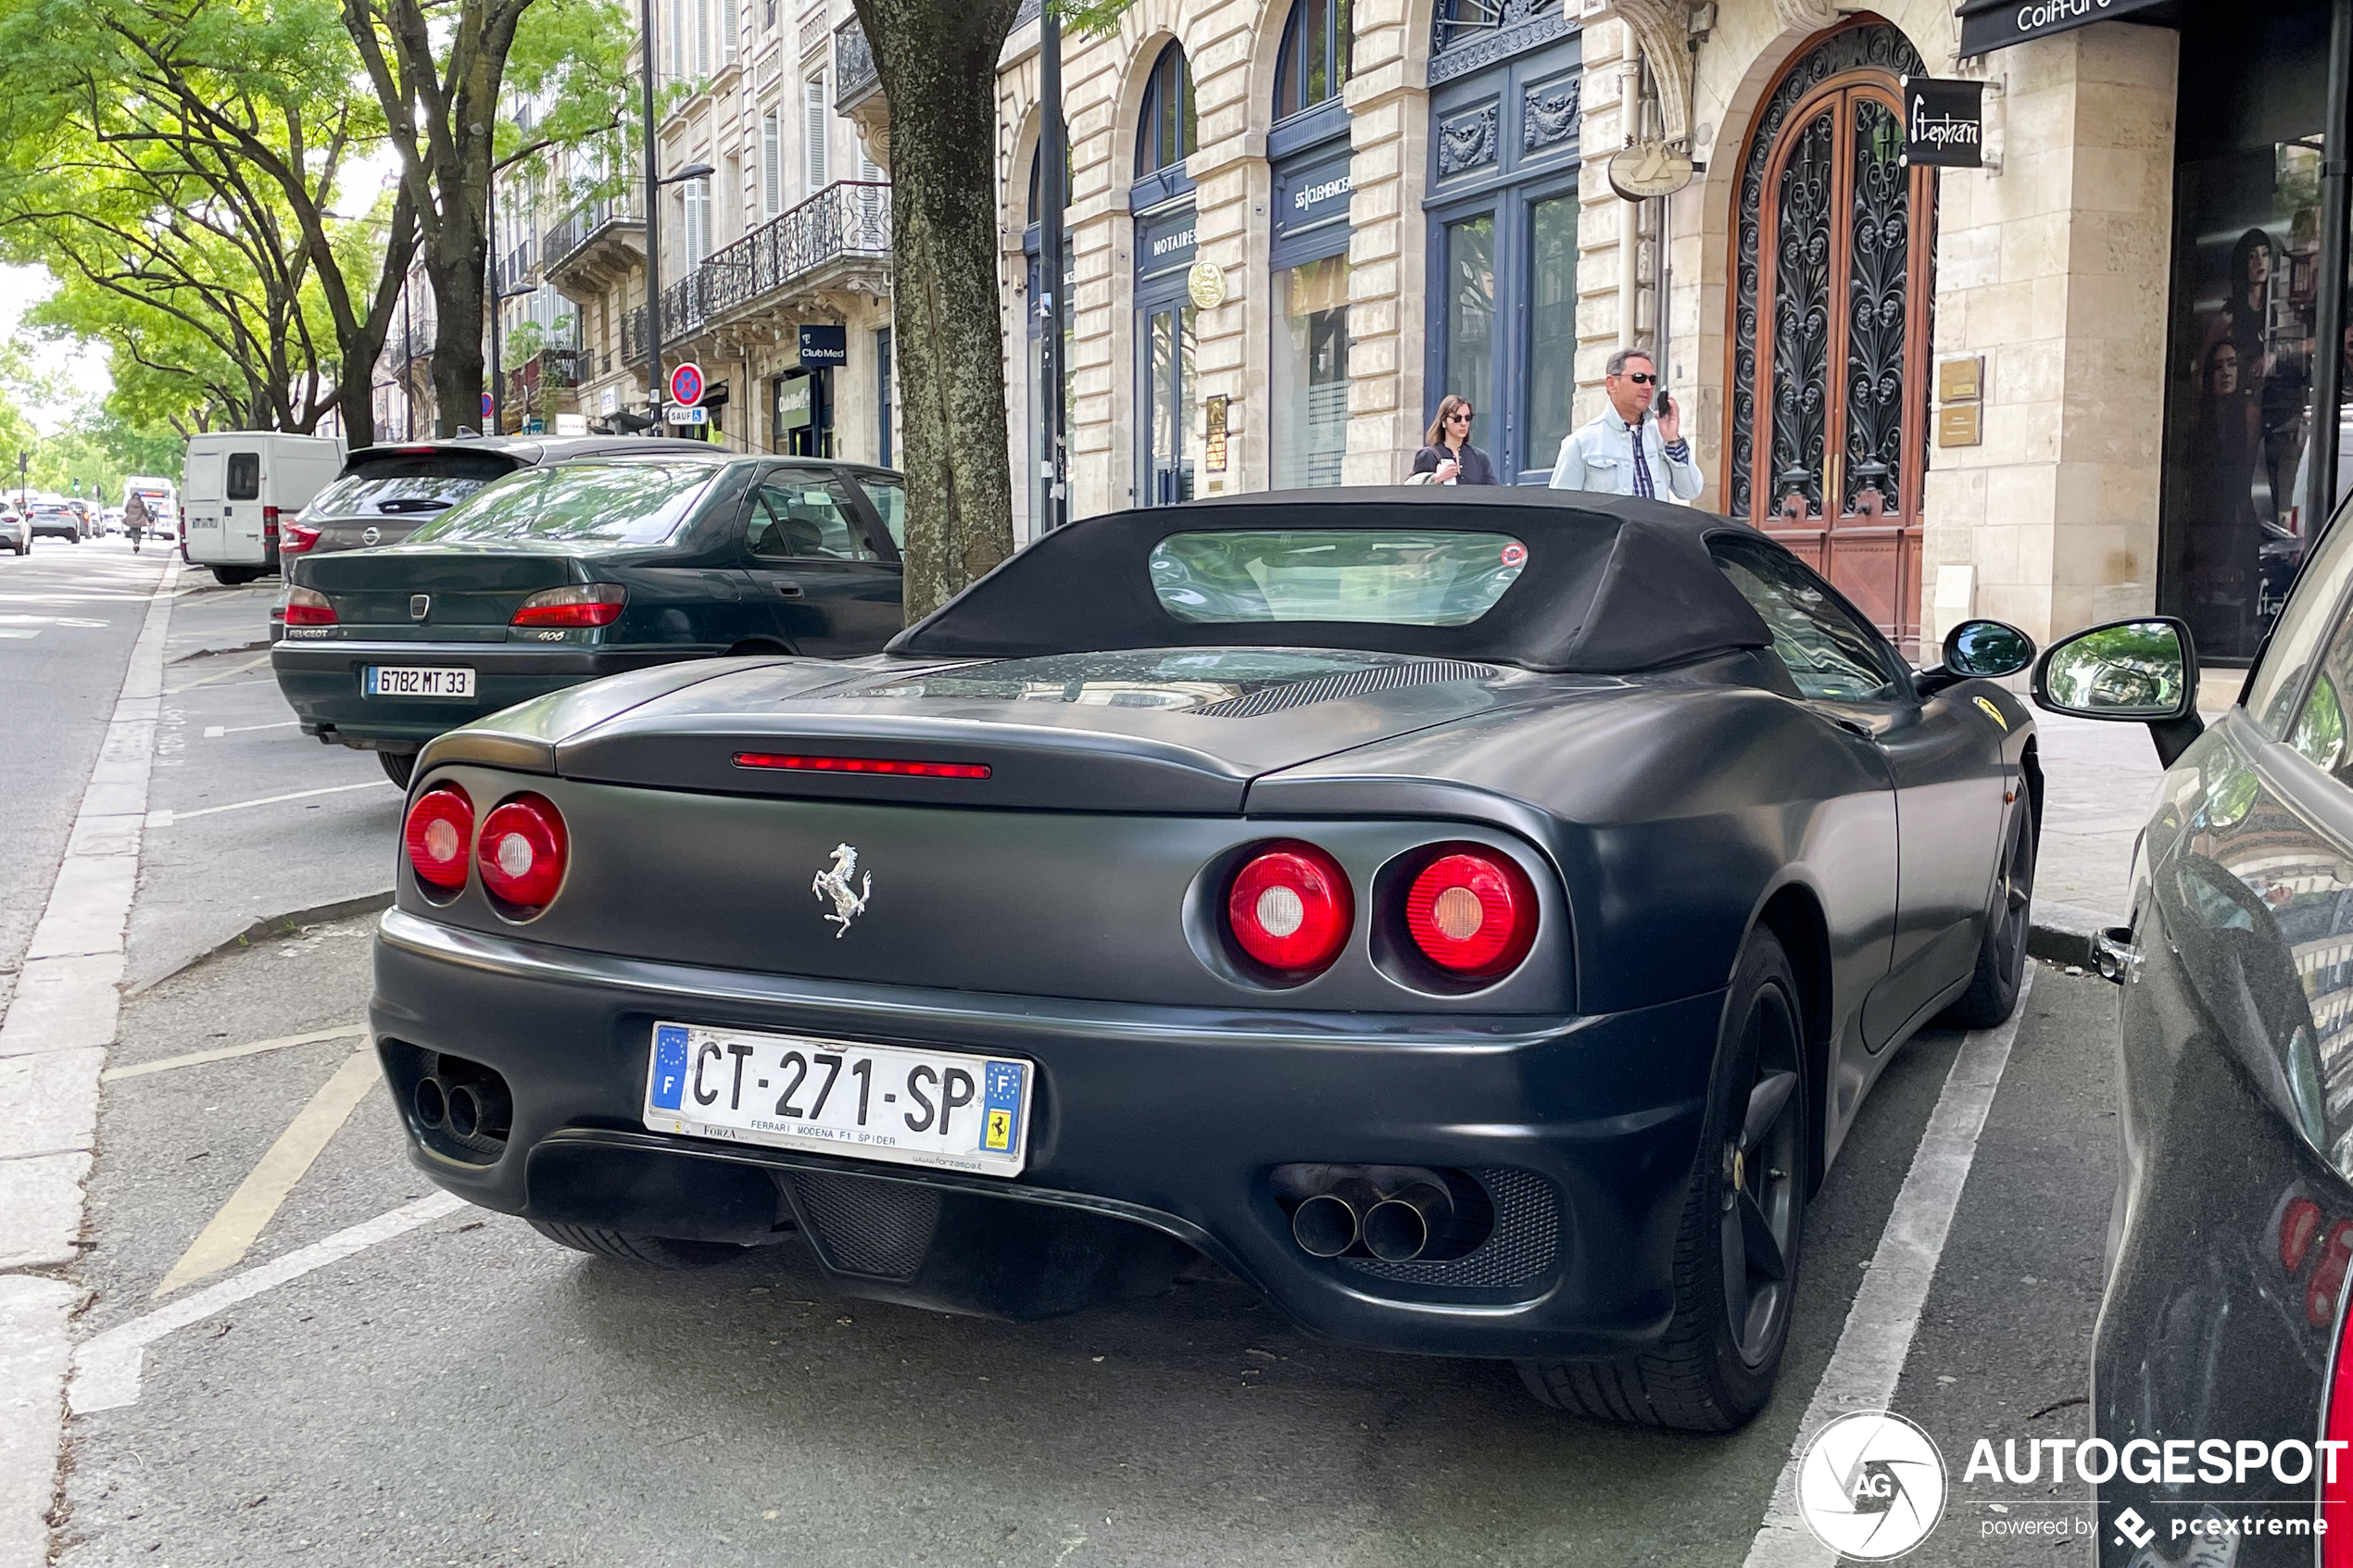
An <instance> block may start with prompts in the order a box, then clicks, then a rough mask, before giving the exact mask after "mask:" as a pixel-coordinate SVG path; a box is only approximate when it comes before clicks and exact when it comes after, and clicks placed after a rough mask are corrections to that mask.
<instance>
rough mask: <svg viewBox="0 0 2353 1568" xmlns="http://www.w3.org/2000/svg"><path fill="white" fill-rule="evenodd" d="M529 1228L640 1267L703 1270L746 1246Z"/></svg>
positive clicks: (541, 1224)
mask: <svg viewBox="0 0 2353 1568" xmlns="http://www.w3.org/2000/svg"><path fill="white" fill-rule="evenodd" d="M529 1223H530V1225H531V1228H532V1229H533V1230H535V1231H537V1232H538V1233H539V1234H540V1235H541V1236H546V1237H547V1239H548V1240H549V1241H552V1242H554V1243H555V1244H556V1245H557V1246H559V1247H569V1248H572V1249H573V1251H574V1252H585V1253H588V1254H589V1255H591V1256H592V1257H598V1258H610V1259H611V1260H612V1261H614V1262H616V1263H630V1264H634V1265H635V1266H636V1267H638V1268H641V1269H707V1268H710V1267H711V1265H712V1264H714V1263H725V1262H730V1261H734V1260H735V1259H737V1258H740V1257H742V1256H743V1255H744V1254H745V1253H746V1252H748V1251H749V1250H750V1248H744V1247H737V1246H736V1245H735V1244H734V1243H733V1242H727V1241H677V1240H673V1239H672V1238H671V1237H669V1236H623V1235H622V1234H621V1233H620V1232H619V1231H609V1230H607V1229H605V1228H604V1227H603V1226H602V1225H563V1224H557V1223H554V1222H552V1221H547V1220H533V1221H530V1222H529Z"/></svg>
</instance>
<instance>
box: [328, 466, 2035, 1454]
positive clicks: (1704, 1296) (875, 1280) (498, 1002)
mask: <svg viewBox="0 0 2353 1568" xmlns="http://www.w3.org/2000/svg"><path fill="white" fill-rule="evenodd" d="M343 559H345V560H346V561H349V562H350V563H352V564H353V565H358V564H359V563H361V562H362V561H365V560H366V559H367V557H364V556H353V557H346V558H343ZM327 564H328V563H327V562H323V561H311V562H308V563H306V565H307V566H308V568H309V569H312V570H316V569H318V568H320V567H322V566H325V565H327ZM631 607H632V608H633V609H634V608H635V599H634V597H633V599H632V601H631ZM305 651H306V652H307V651H308V650H305ZM2032 656H2033V644H2032V642H2031V641H2029V640H2028V638H2027V637H2026V635H2025V634H2024V633H2020V632H2019V631H2017V630H2015V629H2014V628H2011V627H2007V626H2004V625H2002V624H2000V623H1999V622H1996V621H1965V622H1963V623H1962V624H1960V625H1959V626H1957V627H1955V628H1954V629H1953V630H1952V632H1951V633H1949V634H1948V636H1947V638H1946V641H1945V645H1944V662H1943V663H1942V664H1941V665H1940V666H1939V667H1938V668H1936V669H1933V670H1931V671H1914V670H1913V669H1912V668H1911V667H1910V666H1909V665H1908V664H1907V663H1906V662H1905V661H1904V659H1902V658H1900V657H1899V656H1898V654H1897V652H1896V650H1895V648H1894V646H1891V645H1890V644H1889V643H1888V641H1887V640H1886V638H1884V637H1883V636H1881V634H1880V633H1878V632H1877V631H1876V630H1875V629H1874V628H1873V627H1872V625H1871V622H1870V621H1869V618H1868V617H1866V616H1864V615H1862V614H1861V613H1859V612H1858V611H1856V609H1855V608H1854V607H1853V606H1851V605H1849V604H1848V603H1847V602H1846V600H1845V599H1844V598H1843V597H1842V596H1840V595H1839V594H1838V593H1837V591H1836V590H1835V589H1833V588H1832V587H1831V585H1830V583H1827V582H1825V581H1824V580H1823V579H1822V578H1821V577H1820V576H1818V574H1817V573H1815V572H1814V571H1812V570H1811V569H1810V568H1809V567H1807V566H1806V564H1805V563H1804V562H1803V561H1801V560H1800V559H1799V558H1797V557H1796V556H1795V555H1793V554H1792V553H1791V552H1790V551H1789V550H1788V549H1786V548H1784V547H1783V546H1780V545H1779V544H1777V543H1775V542H1774V541H1772V540H1771V539H1769V538H1768V537H1766V536H1765V535H1763V534H1760V533H1757V532H1755V530H1753V529H1751V528H1749V527H1748V526H1747V525H1746V524H1745V523H1741V522H1735V521H1731V520H1730V519H1726V518H1721V517H1711V516H1707V515H1705V514H1702V513H1698V512H1694V511H1689V510H1686V509H1684V508H1677V507H1670V506H1667V505H1665V504H1663V503H1660V502H1655V501H1648V500H1637V499H1634V498H1631V497H1625V498H1620V497H1616V496H1602V495H1577V496H1568V497H1565V496H1564V493H1562V492H1559V491H1545V490H1533V491H1530V490H1514V489H1499V488H1485V489H1478V490H1460V491H1455V490H1439V489H1435V488H1432V489H1421V490H1415V489H1408V488H1405V487H1403V486H1400V487H1398V488H1395V489H1390V490H1378V489H1376V490H1353V491H1331V490H1318V491H1303V492H1293V493H1290V494H1283V495H1271V496H1269V495H1247V496H1236V497H1233V498H1231V499H1226V500H1214V501H1207V502H1196V503H1193V504H1190V505H1183V506H1173V507H1164V508H1147V509H1142V510H1137V511H1129V512H1123V513H1114V514H1111V515H1109V516H1103V517H1096V518H1090V519H1088V520H1086V521H1080V522H1076V523H1073V524H1072V525H1070V526H1069V527H1067V528H1064V529H1059V530H1057V531H1055V532H1054V533H1049V534H1047V535H1046V536H1045V537H1043V538H1041V539H1039V540H1038V541H1037V542H1036V543H1034V544H1032V545H1030V546H1028V547H1027V548H1026V549H1025V550H1023V551H1022V552H1021V553H1020V554H1018V555H1016V556H1015V557H1013V558H1012V559H1011V560H1009V561H1007V562H1005V563H1004V565H1003V566H1001V567H1000V568H999V569H998V570H997V571H994V572H992V573H991V574H989V575H988V576H987V577H985V578H983V579H982V580H981V581H980V582H979V583H975V584H974V585H973V586H972V587H971V588H969V589H967V590H965V592H964V593H963V595H961V596H958V597H957V598H956V599H954V600H953V601H951V602H950V604H949V605H948V606H946V607H945V608H942V609H940V610H939V611H938V612H937V613H936V614H934V615H932V616H930V617H928V618H926V619H925V620H924V621H921V622H919V623H918V624H916V625H914V626H912V627H911V628H909V629H908V630H907V632H906V633H903V634H902V635H901V636H900V637H899V638H897V639H896V640H894V641H893V642H892V644H891V647H890V651H889V652H888V653H887V654H885V655H882V656H879V657H875V658H869V659H857V660H852V661H851V662H849V663H848V664H833V663H818V662H816V661H814V660H808V659H746V660H729V661H726V662H724V663H723V664H721V665H718V666H715V667H711V666H704V667H690V668H678V669H670V670H648V671H639V672H637V673H635V674H632V675H624V676H621V677H618V678H617V679H615V680H612V681H610V682H606V683H603V684H598V685H596V686H592V687H587V688H584V689H582V690H579V691H575V692H566V693H559V694H555V695H552V696H547V697H545V698H543V699H541V700H539V701H537V702H534V703H528V704H525V705H524V706H522V707H520V708H516V709H510V710H509V711H507V712H505V713H501V714H498V715H496V716H495V717H492V718H488V719H485V720H483V721H479V722H477V723H475V724H473V725H470V726H468V727H467V728H465V729H461V730H459V731H457V732H456V733H454V734H447V735H444V736H442V737H441V738H440V739H438V740H436V741H434V743H433V744H432V745H431V746H428V747H427V748H426V749H425V751H424V753H423V755H422V759H420V762H419V765H418V770H417V774H416V781H415V786H414V789H413V791H412V794H411V797H410V801H409V812H408V818H407V827H406V833H405V835H404V845H405V848H406V854H405V856H404V858H403V860H402V863H401V864H400V866H399V868H398V872H397V876H396V892H395V908H394V909H391V910H389V911H387V912H386V914H385V915H384V921H383V923H382V924H381V926H380V927H379V929H378V936H377V941H376V948H375V968H374V975H375V992H374V997H373V999H372V1002H371V1014H370V1016H371V1027H372V1029H373V1031H374V1037H375V1043H376V1046H377V1048H378V1050H379V1052H380V1053H381V1056H382V1060H383V1065H384V1075H385V1078H386V1080H387V1082H388V1083H389V1085H391V1087H392V1089H393V1091H394V1092H393V1097H392V1098H393V1103H394V1104H395V1105H396V1106H397V1107H399V1108H400V1111H401V1115H402V1117H403V1120H404V1123H405V1125H406V1131H407V1134H408V1135H409V1140H410V1154H411V1158H412V1159H413V1160H415V1162H416V1164H417V1165H418V1166H419V1167H420V1168H421V1169H422V1171H424V1172H425V1173H427V1174H428V1175H429V1176H430V1177H431V1178H432V1179H433V1180H434V1181H435V1182H437V1183H439V1184H440V1185H443V1186H444V1187H446V1188H447V1189H448V1190H450V1191H452V1192H454V1193H457V1194H458V1195H459V1196H460V1197H462V1198H466V1199H468V1200H469V1201H471V1202H473V1203H477V1204H481V1205H483V1206H484V1207H487V1208H490V1209H495V1210H502V1211H505V1212H508V1213H514V1214H519V1215H521V1216H522V1217H523V1218H524V1219H526V1220H527V1221H529V1222H531V1223H533V1224H534V1225H535V1226H536V1227H537V1228H538V1229H539V1230H540V1231H541V1232H542V1233H543V1234H545V1235H547V1236H548V1237H550V1238H551V1239H552V1240H555V1241H557V1242H559V1243H560V1244H562V1245H564V1246H567V1247H572V1248H577V1249H579V1250H582V1251H586V1252H594V1253H600V1254H602V1255H604V1256H607V1257H611V1258H618V1259H624V1260H631V1261H637V1262H640V1263H648V1264H671V1265H678V1264H690V1263H704V1262H715V1261H721V1260H723V1259H724V1258H728V1257H738V1258H740V1257H742V1256H743V1255H744V1251H743V1249H744V1248H746V1247H758V1246H766V1245H777V1244H785V1245H799V1244H804V1243H805V1244H806V1246H807V1248H808V1251H807V1253H806V1254H805V1255H804V1256H805V1258H806V1260H807V1261H810V1262H812V1263H813V1265H814V1266H815V1267H817V1268H818V1269H820V1270H821V1271H822V1272H823V1273H824V1276H825V1288H826V1290H827V1291H828V1292H829V1293H836V1294H840V1295H849V1296H868V1297H874V1298H880V1299H884V1300H889V1301H894V1302H898V1303H900V1304H902V1305H919V1306H929V1307H933V1308H937V1309H939V1310H943V1311H951V1312H963V1313H971V1314H975V1315H995V1316H1003V1317H1012V1318H1017V1319H1018V1318H1026V1317H1038V1316H1045V1315H1049V1314H1052V1313H1057V1312H1067V1311H1075V1310H1077V1309H1079V1308H1081V1307H1084V1306H1087V1305H1088V1304H1090V1303H1092V1302H1095V1301H1100V1300H1106V1299H1114V1298H1118V1297H1119V1296H1121V1295H1123V1294H1125V1293H1128V1292H1149V1291H1151V1290H1153V1289H1156V1288H1160V1287H1162V1286H1165V1285H1166V1284H1167V1283H1168V1281H1169V1280H1170V1279H1171V1277H1172V1276H1173V1275H1174V1274H1175V1273H1176V1271H1177V1270H1178V1269H1179V1268H1181V1267H1182V1266H1183V1265H1184V1263H1185V1262H1186V1261H1188V1260H1189V1259H1191V1258H1192V1257H1194V1255H1195V1254H1196V1253H1199V1254H1205V1255H1207V1256H1208V1257H1210V1258H1211V1259H1213V1260H1214V1261H1218V1262H1219V1263H1221V1264H1223V1265H1224V1266H1225V1267H1226V1268H1227V1270H1228V1271H1229V1272H1230V1273H1233V1274H1234V1275H1236V1276H1237V1277H1239V1278H1240V1279H1242V1280H1245V1281H1248V1282H1249V1283H1250V1284H1251V1286H1252V1287H1254V1288H1255V1289H1257V1290H1258V1291H1259V1292H1261V1293H1262V1294H1263V1296H1264V1297H1265V1298H1266V1300H1267V1301H1268V1302H1269V1303H1270V1304H1271V1305H1272V1306H1274V1307H1275V1308H1276V1309H1277V1310H1278V1311H1281V1312H1283V1313H1284V1314H1285V1315H1286V1316H1287V1317H1288V1318H1289V1319H1290V1321H1291V1322H1293V1323H1298V1324H1300V1325H1302V1327H1304V1328H1306V1329H1309V1330H1311V1331H1314V1332H1315V1333H1317V1334H1318V1335H1320V1336H1324V1337H1327V1338H1329V1339H1332V1340H1336V1341H1339V1342H1340V1343H1343V1344H1349V1345H1354V1346H1360V1347H1365V1348H1378V1349H1386V1350H1393V1351H1408V1352H1417V1353H1422V1354H1430V1355H1446V1356H1466V1357H1491V1358H1495V1359H1498V1360H1511V1361H1516V1362H1517V1363H1518V1365H1519V1370H1520V1373H1521V1375H1522V1377H1523V1379H1524V1380H1525V1381H1526V1383H1527V1385H1528V1386H1529V1390H1530V1391H1531V1392H1532V1393H1533V1394H1534V1395H1535V1396H1536V1397H1537V1398H1538V1399H1541V1400H1543V1401H1544V1402H1546V1403H1548V1404H1552V1405H1554V1406H1558V1407H1560V1408H1563V1409H1567V1410H1571V1411H1578V1412H1580V1413H1582V1414H1585V1415H1588V1416H1592V1417H1596V1418H1602V1419H1614V1420H1618V1421H1627V1422H1634V1423H1641V1424H1651V1425H1659V1426H1667V1427H1676V1428H1683V1429H1688V1430H1695V1431H1705V1432H1723V1431H1728V1430H1730V1429H1731V1428H1734V1427H1737V1426H1739V1425H1741V1424H1743V1423H1745V1422H1747V1421H1748V1420H1749V1419H1751V1418H1752V1417H1753V1416H1754V1415H1755V1413H1756V1412H1757V1411H1758V1410H1759V1409H1760V1408H1762V1407H1763V1405H1764V1404H1765V1402H1766V1401H1767V1399H1768V1398H1769V1396H1770V1394H1771V1392H1772V1388H1773V1385H1774V1380H1775V1376H1776V1374H1777V1371H1778V1368H1779V1366H1780V1360H1781V1355H1782V1349H1783V1347H1784V1345H1785V1344H1786V1342H1787V1336H1788V1333H1789V1325H1790V1322H1791V1310H1792V1303H1793V1299H1794V1298H1795V1296H1796V1293H1797V1292H1798V1291H1799V1290H1800V1289H1801V1288H1802V1286H1801V1284H1800V1279H1799V1274H1800V1269H1801V1259H1802V1255H1803V1254H1802V1247H1803V1243H1804V1241H1805V1239H1806V1238H1805V1232H1806V1208H1807V1201H1808V1198H1809V1197H1810V1196H1811V1194H1812V1193H1813V1191H1814V1189H1815V1187H1816V1186H1817V1185H1818V1183H1819V1181H1820V1180H1821V1176H1822V1172H1823V1170H1824V1169H1825V1167H1827V1166H1828V1165H1829V1164H1830V1163H1831V1160H1833V1159H1834V1158H1835V1157H1836V1156H1837V1154H1838V1152H1839V1149H1840V1147H1841V1144H1842V1142H1843V1139H1844V1138H1845V1137H1846V1136H1847V1135H1848V1134H1849V1131H1850V1129H1851V1128H1853V1127H1854V1126H1855V1125H1856V1121H1857V1117H1858V1112H1861V1106H1862V1103H1863V1100H1864V1097H1865V1094H1866V1093H1867V1091H1868V1090H1869V1088H1870V1086H1871V1085H1872V1083H1873V1082H1874V1080H1875V1079H1876V1078H1877V1077H1878V1076H1879V1075H1880V1074H1881V1072H1882V1071H1883V1070H1884V1069H1885V1068H1886V1067H1887V1066H1888V1064H1889V1062H1890V1061H1891V1060H1894V1058H1895V1057H1896V1056H1897V1055H1898V1054H1899V1053H1900V1050H1901V1047H1902V1046H1903V1043H1904V1042H1905V1040H1906V1038H1908V1037H1909V1036H1910V1035H1912V1034H1913V1033H1914V1032H1915V1031H1917V1030H1919V1029H1920V1028H1922V1027H1924V1026H1927V1025H1928V1024H1930V1023H1931V1021H1936V1020H1942V1021H1943V1022H1944V1023H1945V1024H1947V1025H1952V1026H1960V1027H1971V1028H1975V1027H1984V1026H1987V1025H1991V1024H1994V1023H1996V1022H2000V1021H2002V1020H2004V1019H2006V1018H2007V1017H2008V1016H2009V1015H2010V1013H2011V1011H2012V1010H2013V1009H2014V1008H2015V1007H2016V1005H2017V1001H2018V997H2019V995H2020V987H2021V984H2022V975H2023V972H2024V967H2025V960H2026V934H2027V909H2028V902H2029V899H2030V897H2031V895H2032V882H2033V869H2034V848H2035V843H2036V829H2037V822H2038V813H2039V811H2040V809H2041V806H2042V797H2043V786H2042V785H2043V782H2042V776H2041V773H2040V771H2039V768H2038V765H2037V760H2036V750H2035V747H2036V743H2037V736H2036V734H2035V726H2034V722H2033V719H2032V714H2031V712H2030V711H2029V710H2028V709H2027V708H2026V707H2025V705H2024V704H2023V703H2022V702H2020V700H2019V699H2018V698H2017V697H2015V696H2012V695H2011V694H2010V693H2009V692H2008V691H2007V689H2005V688H2004V687H2002V686H2000V685H1998V684H1994V682H1995V681H1996V680H1998V679H1999V678H2001V677H2004V676H2007V675H2009V674H2012V673H2015V672H2017V671H2020V670H2023V669H2024V668H2025V667H2026V666H2027V665H2028V664H2029V663H2030V662H2031V660H2032ZM731 1073H732V1076H731ZM1862 1113H1863V1114H1868V1112H1862ZM1897 1174H1900V1171H1899V1172H1898V1173H1882V1172H1877V1171H1870V1172H1858V1173H1852V1174H1850V1175H1849V1176H1848V1177H1847V1180H1849V1181H1850V1182H1851V1181H1854V1180H1856V1179H1861V1180H1863V1181H1865V1182H1866V1183H1867V1184H1868V1185H1875V1186H1881V1187H1883V1189H1885V1190H1892V1188H1889V1187H1886V1184H1890V1183H1892V1182H1893V1180H1894V1179H1895V1176H1896V1175H1897ZM1864 1207H1867V1208H1868V1207H1869V1205H1868V1204H1866V1205H1864Z"/></svg>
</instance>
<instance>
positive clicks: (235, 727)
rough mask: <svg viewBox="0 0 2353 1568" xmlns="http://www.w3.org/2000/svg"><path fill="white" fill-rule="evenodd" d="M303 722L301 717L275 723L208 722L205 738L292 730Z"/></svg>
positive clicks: (211, 738) (214, 738) (215, 738)
mask: <svg viewBox="0 0 2353 1568" xmlns="http://www.w3.org/2000/svg"><path fill="white" fill-rule="evenodd" d="M301 722H302V721H301V720H299V719H281V720H279V721H277V722H276V723H274V724H207V725H206V726H205V732H204V738H205V739H207V740H219V739H220V737H221V736H222V735H242V734H251V733H252V732H253V731H255V730H291V729H293V728H294V727H295V726H296V724H299V723H301Z"/></svg>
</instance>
